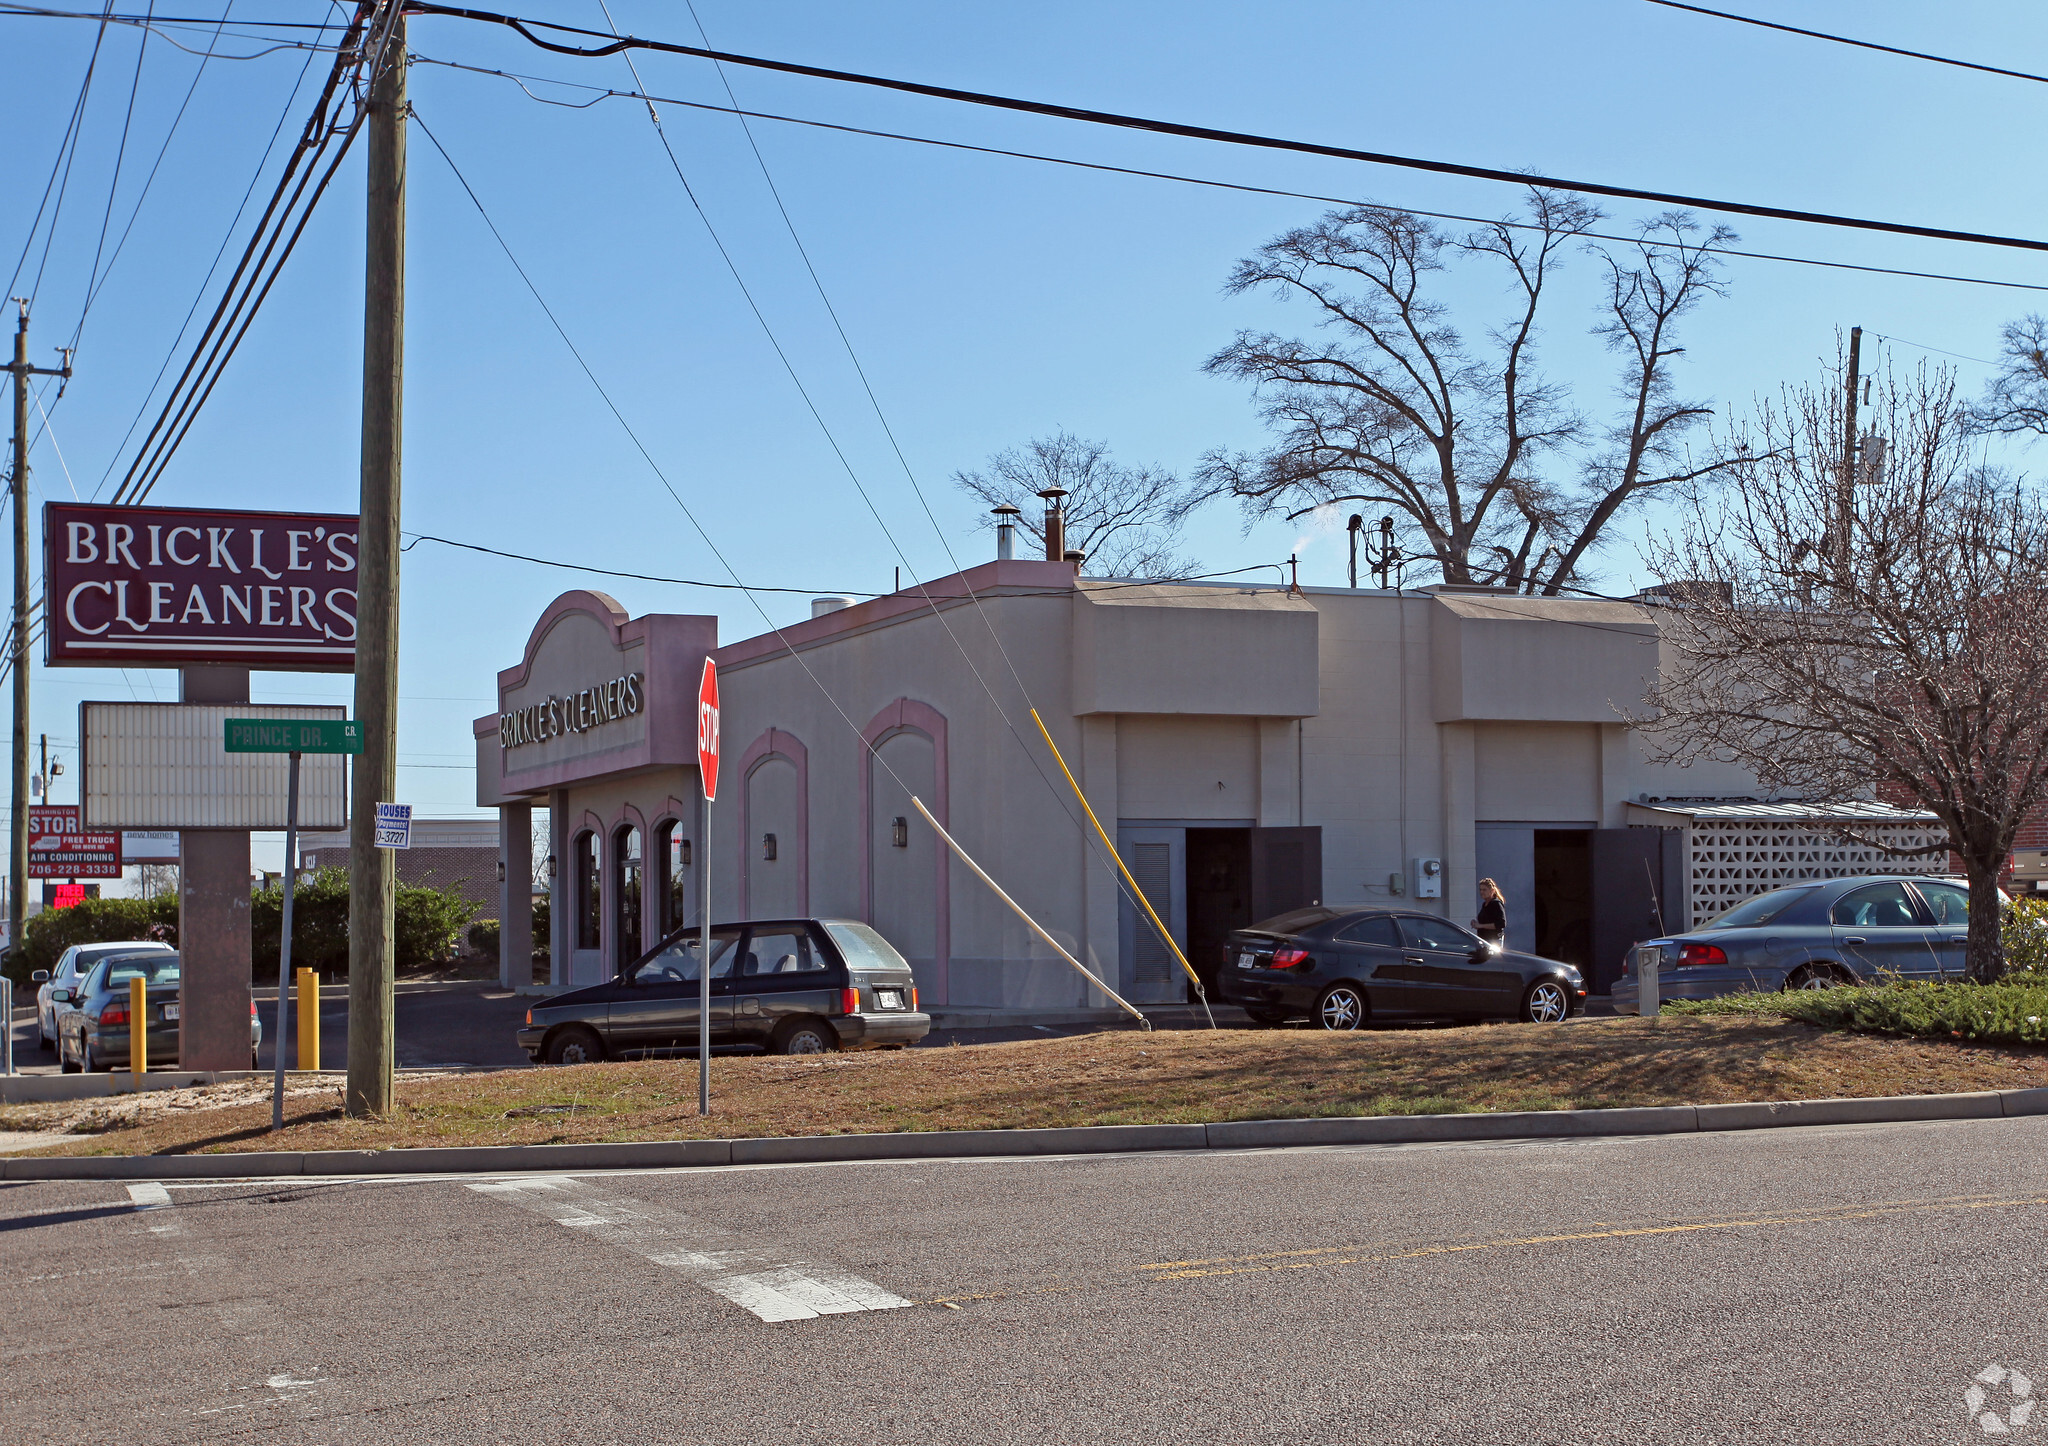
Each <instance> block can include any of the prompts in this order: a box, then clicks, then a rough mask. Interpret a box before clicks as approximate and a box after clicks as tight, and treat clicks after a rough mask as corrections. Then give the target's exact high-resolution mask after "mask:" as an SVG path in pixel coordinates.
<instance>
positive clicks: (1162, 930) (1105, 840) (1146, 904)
mask: <svg viewBox="0 0 2048 1446" xmlns="http://www.w3.org/2000/svg"><path fill="white" fill-rule="evenodd" d="M1031 721H1032V722H1033V723H1036V724H1037V725H1038V732H1039V734H1040V736H1041V737H1043V738H1044V739H1045V746H1046V747H1048V748H1050V749H1051V750H1052V756H1053V761H1054V762H1055V763H1057V764H1059V766H1060V772H1062V773H1064V774H1066V775H1067V783H1068V784H1069V785H1070V786H1071V787H1072V788H1073V790H1074V797H1076V798H1078V799H1080V800H1081V807H1082V808H1083V809H1084V810H1085V811H1086V812H1087V814H1088V822H1090V823H1092V824H1094V825H1095V832H1096V833H1097V834H1098V835H1100V836H1101V838H1102V846H1103V847H1104V848H1106V849H1108V850H1109V856H1110V857H1111V858H1113V859H1115V860H1116V866H1117V869H1118V870H1119V871H1120V872H1121V873H1122V874H1123V876H1124V882H1125V883H1127V884H1129V885H1130V886H1131V894H1132V896H1133V897H1134V898H1136V899H1137V901H1138V903H1139V905H1140V907H1142V908H1143V909H1144V910H1145V916H1146V917H1147V918H1149V919H1150V920H1151V921H1152V927H1153V928H1155V929H1157V930H1158V931H1159V937H1160V938H1162V939H1164V940H1165V941H1166V947H1167V948H1169V949H1171V950H1173V957H1174V958H1176V959H1178V960H1180V967H1181V968H1183V969H1185V970H1187V971H1188V978H1189V979H1191V980H1193V981H1194V984H1195V993H1196V994H1198V995H1200V996H1201V997H1202V1002H1203V1004H1204V1006H1206V1005H1207V1004H1208V993H1207V991H1205V990H1204V989H1203V988H1202V977H1201V975H1199V974H1197V973H1195V966H1194V965H1192V964H1190V963H1188V956H1187V955H1185V954H1183V953H1181V952H1180V945H1178V944H1176V943H1174V942H1173V934H1172V932H1171V931H1170V930H1168V929H1167V927H1166V925H1164V924H1162V923H1160V922H1159V914H1158V911H1156V910H1155V909H1154V908H1153V907H1152V901H1151V900H1150V899H1148V898H1146V897H1145V891H1144V890H1143V889H1141V888H1139V887H1138V881H1137V880H1136V879H1134V878H1132V877H1131V871H1130V870H1129V869H1127V868H1125V867H1124V859H1123V855H1122V854H1120V853H1118V852H1117V851H1116V845H1115V844H1113V843H1111V842H1110V841H1109V831H1108V830H1107V829H1105V828H1103V826H1102V820H1101V819H1099V818H1097V817H1096V816H1095V810H1094V809H1093V808H1090V807H1089V804H1088V795H1087V794H1085V793H1083V792H1081V785H1080V784H1078V783H1075V782H1074V770H1073V769H1071V768H1069V767H1067V760H1066V759H1064V758H1062V757H1061V756H1060V746H1059V744H1057V743H1055V742H1053V741H1052V734H1051V733H1050V732H1049V731H1048V730H1047V728H1046V726H1045V720H1044V719H1043V718H1041V717H1039V716H1038V710H1037V709H1036V708H1033V709H1032V710H1031ZM1211 1023H1214V1021H1213V1020H1212V1021H1211Z"/></svg>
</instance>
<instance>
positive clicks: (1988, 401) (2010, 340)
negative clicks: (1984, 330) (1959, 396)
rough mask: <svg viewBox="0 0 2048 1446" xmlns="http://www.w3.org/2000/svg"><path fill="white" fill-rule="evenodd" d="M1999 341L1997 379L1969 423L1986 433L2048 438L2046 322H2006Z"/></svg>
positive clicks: (2032, 319) (2027, 319) (2036, 319)
mask: <svg viewBox="0 0 2048 1446" xmlns="http://www.w3.org/2000/svg"><path fill="white" fill-rule="evenodd" d="M2001 340H2002V342H2003V345H2001V346H2000V348H1999V352H1998V372H1997V375H1995V376H1993V377H1992V379H1991V384H1990V386H1989V387H1988V388H1986V390H1985V394H1984V400H1983V401H1982V402H1980V403H1978V405H1977V406H1976V407H1975V408H1974V409H1973V411H1972V413H1971V416H1972V419H1973V420H1974V421H1975V422H1976V424H1977V426H1978V427H1980V428H1981V429H1983V430H1984V431H1987V432H2003V433H2005V434H2007V435H2015V434H2019V433H2023V432H2032V433H2034V434H2035V435H2037V436H2048V320H2044V319H2043V318H2041V317H2039V316H2023V317H2021V318H2020V319H2019V320H2018V321H2014V322H2008V323H2007V324H2006V328H2005V332H2004V335H2003V337H2002V338H2001Z"/></svg>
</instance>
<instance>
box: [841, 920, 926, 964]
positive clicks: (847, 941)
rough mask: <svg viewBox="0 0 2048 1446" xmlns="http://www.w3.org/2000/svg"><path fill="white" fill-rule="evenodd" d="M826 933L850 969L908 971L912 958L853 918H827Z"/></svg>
mask: <svg viewBox="0 0 2048 1446" xmlns="http://www.w3.org/2000/svg"><path fill="white" fill-rule="evenodd" d="M825 932H826V933H827V934H830V935H831V936H832V942H833V943H835V944H837V945H838V946H839V952H840V954H842V955H843V956H845V959H846V967H847V968H849V969H887V970H891V971H892V972H896V973H901V974H908V973H909V972H910V961H909V960H908V959H905V958H904V957H903V956H902V955H901V954H898V953H897V952H896V946H895V945H894V944H891V943H890V942H889V941H888V940H887V939H884V938H883V937H882V936H881V935H880V934H877V933H876V932H875V931H874V930H873V929H871V928H869V927H868V926H867V925H866V924H861V923H857V922H855V921H854V920H852V919H827V920H826V921H825Z"/></svg>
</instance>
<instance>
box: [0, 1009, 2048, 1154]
mask: <svg viewBox="0 0 2048 1446" xmlns="http://www.w3.org/2000/svg"><path fill="white" fill-rule="evenodd" d="M2036 1085H2048V1050H2041V1049H2029V1048H1990V1047H1977V1046H1971V1045H1966V1044H1960V1043H1955V1042H1946V1041H1943V1042H1937V1041H1929V1040H1920V1039H1896V1038H1885V1037H1878V1036H1870V1035H1855V1034H1843V1033H1835V1032H1823V1031H1820V1030H1817V1029H1814V1028H1812V1027H1810V1026H1807V1025H1803V1024H1798V1023H1791V1022H1785V1021H1779V1020H1759V1019H1743V1018H1734V1019H1729V1018H1677V1017H1670V1016H1667V1017H1665V1018H1661V1019H1652V1020H1641V1019H1634V1018H1623V1019H1600V1020H1590V1021H1585V1022H1580V1023H1575V1024H1571V1025H1568V1026H1564V1027H1562V1028H1540V1027H1535V1026H1529V1025H1478V1026H1471V1027H1466V1028H1459V1029H1435V1030H1403V1031H1398V1032H1396V1031H1384V1032H1381V1031H1375V1032H1369V1033H1363V1034H1354V1035H1335V1034H1324V1033H1321V1032H1314V1033H1311V1032H1308V1031H1306V1030H1299V1031H1280V1030H1227V1031H1222V1032H1218V1033H1211V1032H1208V1031H1185V1032H1173V1033H1165V1032H1160V1033H1153V1034H1144V1033H1139V1032H1125V1031H1118V1032H1112V1033H1103V1034H1091V1035H1080V1036H1076V1037H1072V1038H1065V1039H1047V1040H1033V1041H1027V1042H1023V1043H1017V1044H988V1045H975V1046H970V1047H965V1048H941V1049H914V1050H904V1051H900V1052H892V1053H886V1054H882V1053H877V1054H846V1055H827V1056H824V1057H823V1058H817V1057H811V1058H802V1057H797V1058H759V1057H756V1058H748V1057H737V1058H722V1059H717V1060H714V1061H713V1064H712V1116H711V1118H710V1119H708V1120H701V1119H699V1118H698V1117H697V1112H696V1102H697V1074H696V1065H695V1064H694V1063H692V1062H687V1061H651V1062H641V1063H625V1064H601V1065H585V1066H581V1067H577V1068H569V1069H538V1070H514V1071H506V1072H504V1073H496V1074H474V1075H450V1076H444V1077H441V1078H437V1079H428V1080H416V1081H414V1080H407V1081H401V1083H400V1085H399V1106H398V1108H397V1109H396V1110H394V1111H393V1112H392V1114H391V1115H390V1116H389V1117H388V1118H386V1119H382V1120H349V1119H346V1118H344V1117H343V1115H342V1113H341V1109H340V1098H339V1092H338V1090H336V1089H334V1088H332V1087H327V1086H321V1087H317V1088H311V1089H308V1090H306V1091H305V1092H303V1093H298V1094H294V1095H293V1096H291V1097H290V1098H289V1099H288V1100H287V1101H286V1105H287V1115H286V1119H287V1124H286V1128H285V1130H284V1132H283V1133H282V1134H281V1135H273V1134H272V1133H271V1132H270V1128H269V1126H270V1105H269V1102H268V1099H267V1097H265V1098H264V1099H263V1100H262V1102H260V1103H258V1102H254V1101H251V1100H250V1099H249V1098H248V1096H247V1094H246V1092H245V1093H244V1094H243V1095H242V1096H241V1097H240V1098H239V1099H232V1098H231V1099H228V1100H223V1101H221V1102H219V1103H218V1104H217V1105H213V1107H208V1106H209V1105H211V1104H212V1102H211V1101H208V1100H206V1099H204V1098H203V1097H202V1098H195V1099H192V1100H191V1101H189V1103H188V1104H187V1105H186V1106H185V1107H182V1108H176V1109H168V1108H155V1109H147V1110H135V1109H133V1108H126V1109H121V1108H113V1107H110V1104H109V1102H107V1101H98V1102H89V1103H84V1104H80V1105H70V1106H52V1105H25V1106H23V1105H17V1106H9V1107H5V1108H0V1129H14V1130H24V1129H43V1130H53V1131H54V1130H60V1129H67V1128H68V1129H72V1130H93V1131H97V1133H95V1134H94V1135H93V1137H92V1138H90V1139H86V1140H78V1141H72V1142H69V1143H66V1144H63V1145H58V1146H54V1147H52V1148H51V1149H50V1150H48V1151H47V1152H46V1153H50V1154H71V1155H77V1154H149V1153H167V1154H180V1153H186V1152H190V1151H238V1150H331V1149H369V1148H392V1147H404V1146H423V1145H486V1144H543V1143H560V1142H570V1141H587V1140H656V1139H693V1138H738V1137H743V1136H761V1135H825V1134H841V1133H861V1132H867V1131H893V1130H953V1129H1022V1128H1027V1127H1032V1126H1046V1125H1122V1124H1155V1123H1166V1124H1171V1123H1196V1122H1204V1121H1210V1120H1250V1119H1280V1118H1289V1117H1302V1116H1315V1115H1382V1114H1440V1113H1452V1112H1459V1111H1471V1110H1560V1109H1597V1108H1605V1107H1613V1106H1621V1105H1661V1104H1714V1103H1722V1102H1728V1101H1738V1100H1789V1099H1813V1098H1822V1097H1830V1096H1845V1095H1905V1094H1940V1093H1945V1092H1949V1091H1960V1090H1981V1089H2022V1088H2030V1087H2033V1086H2036ZM191 1093H193V1094H195V1095H196V1094H198V1092H191ZM39 1153H41V1152H39Z"/></svg>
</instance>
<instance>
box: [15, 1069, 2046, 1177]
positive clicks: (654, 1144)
mask: <svg viewBox="0 0 2048 1446" xmlns="http://www.w3.org/2000/svg"><path fill="white" fill-rule="evenodd" d="M2027 1115H2048V1088H2044V1089H2030V1090H1984V1091H1979V1092H1977V1093H1973V1094H1956V1095H1888V1096H1882V1097H1879V1098H1876V1099H1845V1100H1788V1101H1784V1102H1780V1103H1772V1104H1737V1105H1665V1106H1651V1107H1643V1108H1636V1109H1619V1110H1526V1111H1516V1112H1508V1113H1501V1114H1471V1115H1373V1116H1347V1117H1342V1118H1335V1119H1312V1120H1230V1121H1224V1122H1220V1123H1217V1124H1211V1125H1087V1126H1077V1127H1073V1128H1066V1129H1049V1130H930V1131H914V1132H910V1133H904V1134H888V1135H803V1136H796V1137H791V1138H783V1139H750V1140H646V1141H635V1142H629V1143H622V1144H590V1145H477V1146H460V1147H453V1148H435V1149H417V1150H305V1151H279V1152H273V1153H249V1154H235V1155H92V1156H74V1157H69V1158H55V1159H23V1158H21V1157H19V1156H16V1157H12V1158H8V1159H0V1179H5V1180H243V1179H255V1178H267V1177H274V1176H279V1175H326V1176H337V1175H459V1174H470V1173H478V1172H482V1173H491V1172H504V1173H508V1174H509V1173H515V1172H520V1171H529V1170H556V1171H571V1170H574V1171H579V1172H580V1171H585V1170H659V1169H676V1168H686V1167H694V1166H705V1165H787V1164H815V1163H826V1162H835V1161H854V1160H919V1159H946V1158H966V1157H979V1158H1019V1157H1028V1156H1032V1155H1089V1154H1129V1153H1136V1152H1142V1151H1154V1150H1247V1149H1279V1148H1287V1147H1290V1146H1299V1145H1382V1144H1416V1143H1430V1142H1437V1141H1441V1142H1446V1143H1449V1142H1455V1141H1461V1140H1537V1139H1574V1138H1576V1139H1590V1138H1595V1137H1599V1136H1621V1135H1668V1134H1694V1133H1706V1132H1718V1131H1723V1130H1759V1129H1776V1128H1781V1127H1784V1126H1789V1125H1863V1124H1898V1123H1904V1122H1910V1121H1916V1120H1985V1119H2000V1118H2018V1117H2022V1116H2027Z"/></svg>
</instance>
